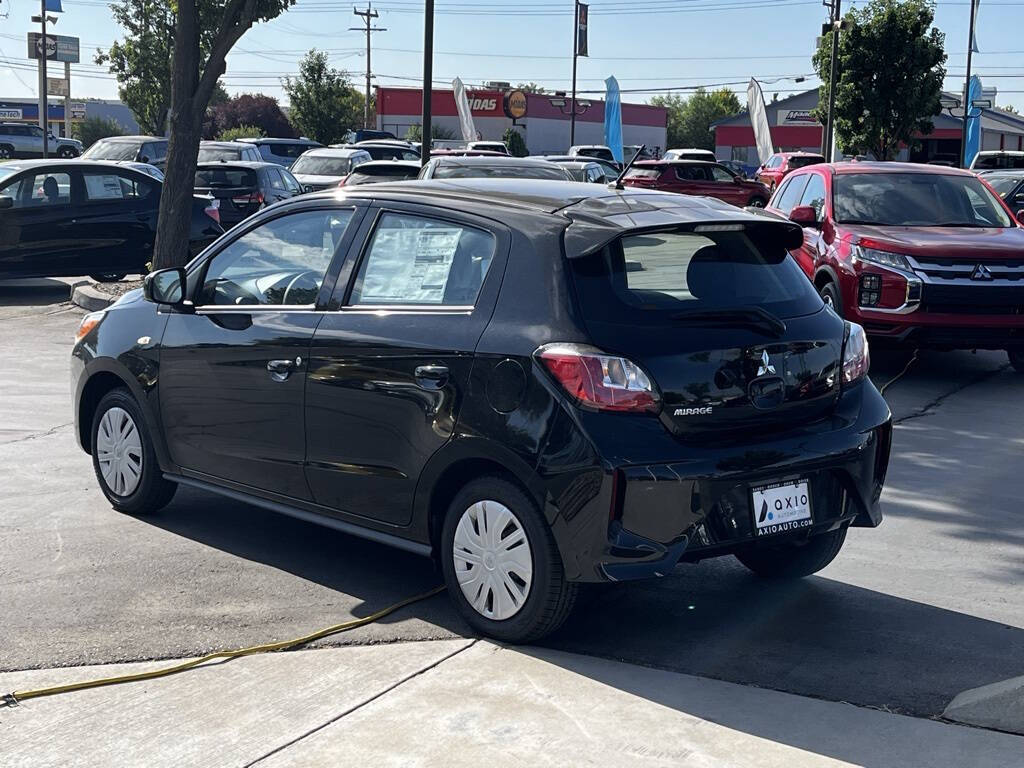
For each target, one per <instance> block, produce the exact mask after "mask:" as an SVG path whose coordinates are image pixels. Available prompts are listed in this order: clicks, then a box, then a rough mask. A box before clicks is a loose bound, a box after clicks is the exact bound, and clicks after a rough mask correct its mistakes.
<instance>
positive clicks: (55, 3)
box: [46, 0, 64, 13]
mask: <svg viewBox="0 0 1024 768" xmlns="http://www.w3.org/2000/svg"><path fill="white" fill-rule="evenodd" d="M46 10H48V11H53V12H54V13H64V9H63V8H61V7H60V0H46Z"/></svg>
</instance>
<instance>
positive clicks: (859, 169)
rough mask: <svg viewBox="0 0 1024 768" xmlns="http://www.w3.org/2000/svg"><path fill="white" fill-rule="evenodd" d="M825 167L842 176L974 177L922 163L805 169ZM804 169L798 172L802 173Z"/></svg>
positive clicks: (851, 164)
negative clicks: (913, 175)
mask: <svg viewBox="0 0 1024 768" xmlns="http://www.w3.org/2000/svg"><path fill="white" fill-rule="evenodd" d="M822 166H826V167H828V168H831V169H832V172H833V173H835V174H839V175H843V174H849V173H923V174H929V173H930V174H932V175H937V176H974V174H973V173H971V172H970V171H968V170H964V169H962V168H950V167H949V166H945V165H925V164H924V163H883V162H877V161H862V162H858V163H854V162H843V163H818V165H817V166H813V165H808V166H806V168H815V167H818V168H820V167H822ZM806 168H800V169H798V170H800V171H803V170H806Z"/></svg>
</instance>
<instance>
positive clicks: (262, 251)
mask: <svg viewBox="0 0 1024 768" xmlns="http://www.w3.org/2000/svg"><path fill="white" fill-rule="evenodd" d="M351 220H352V211H351V209H340V210H337V209H336V210H329V211H305V212H302V213H293V214H290V215H287V216H281V217H280V218H277V219H271V220H270V221H268V222H267V223H265V224H262V225H261V226H259V227H256V229H252V230H250V231H249V232H246V233H245V234H244V235H242V236H241V237H240V238H238V239H237V240H235V241H234V242H233V243H231V244H230V245H228V246H227V247H226V248H224V250H222V251H221V252H220V253H218V254H217V255H216V256H214V257H213V259H212V260H211V261H210V263H209V265H208V266H207V268H206V275H205V276H204V277H203V285H202V289H201V290H200V292H199V304H200V305H210V304H213V305H227V306H248V305H309V304H313V303H315V302H316V297H317V294H319V293H320V286H321V285H322V284H323V281H324V275H326V274H327V268H328V267H329V266H330V264H331V260H332V259H333V258H334V252H335V251H336V250H337V248H338V245H340V243H341V240H342V238H343V237H344V235H345V229H346V228H347V227H348V224H349V222H350V221H351Z"/></svg>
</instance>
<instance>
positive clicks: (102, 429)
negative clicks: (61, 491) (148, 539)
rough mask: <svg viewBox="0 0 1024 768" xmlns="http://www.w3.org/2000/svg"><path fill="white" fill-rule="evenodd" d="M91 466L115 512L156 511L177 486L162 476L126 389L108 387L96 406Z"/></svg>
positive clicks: (149, 440) (136, 407)
mask: <svg viewBox="0 0 1024 768" xmlns="http://www.w3.org/2000/svg"><path fill="white" fill-rule="evenodd" d="M92 466H93V470H94V471H95V473H96V480H97V481H99V484H100V490H102V491H103V495H104V496H106V497H107V500H108V501H109V502H110V504H111V506H113V507H114V509H116V510H117V511H118V512H126V513H128V514H138V513H140V512H156V511H157V510H159V509H162V508H163V507H165V506H166V505H167V504H168V502H170V500H171V498H172V497H173V496H174V492H175V491H176V490H177V488H178V486H177V484H175V483H172V482H170V481H168V480H165V479H164V476H163V472H161V470H160V465H159V463H158V462H157V459H156V452H155V451H154V450H153V440H152V438H151V437H150V434H149V430H148V429H147V428H146V422H145V420H144V419H143V417H142V412H141V410H140V409H139V406H138V404H137V403H136V402H135V399H134V398H133V397H132V396H131V394H130V393H129V392H128V390H126V389H114V390H111V391H110V392H108V393H107V394H106V395H104V396H103V399H102V400H100V403H99V405H98V406H97V407H96V413H95V414H94V415H93V420H92Z"/></svg>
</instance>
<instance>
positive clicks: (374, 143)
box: [331, 139, 413, 149]
mask: <svg viewBox="0 0 1024 768" xmlns="http://www.w3.org/2000/svg"><path fill="white" fill-rule="evenodd" d="M343 147H351V148H352V149H366V148H367V147H384V148H386V149H413V146H412V145H411V144H410V143H409V142H407V141H400V140H398V139H367V140H366V141H357V142H356V143H355V144H343V145H341V146H336V145H334V144H332V145H331V148H332V149H342V148H343Z"/></svg>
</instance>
